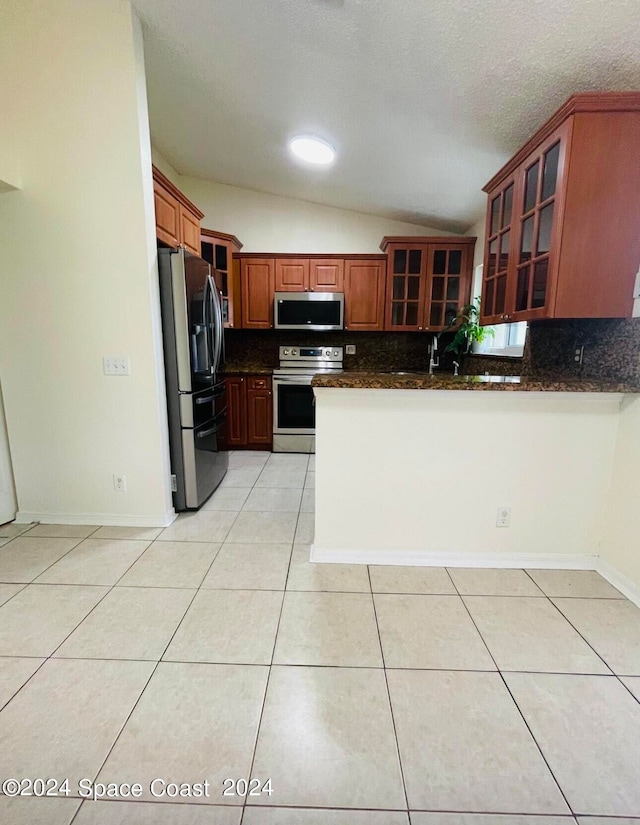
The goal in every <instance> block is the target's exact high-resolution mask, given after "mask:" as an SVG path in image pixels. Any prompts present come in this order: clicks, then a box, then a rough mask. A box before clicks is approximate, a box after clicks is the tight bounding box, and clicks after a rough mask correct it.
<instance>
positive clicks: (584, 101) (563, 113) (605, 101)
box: [482, 92, 640, 194]
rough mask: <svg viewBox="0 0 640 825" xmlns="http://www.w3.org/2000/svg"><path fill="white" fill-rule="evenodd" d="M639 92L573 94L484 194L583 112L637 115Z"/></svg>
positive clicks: (503, 169) (492, 181) (639, 106)
mask: <svg viewBox="0 0 640 825" xmlns="http://www.w3.org/2000/svg"><path fill="white" fill-rule="evenodd" d="M638 111H640V92H581V93H579V94H575V95H571V97H570V98H569V99H568V100H567V101H565V102H564V103H563V104H562V106H560V108H559V109H557V110H556V111H555V112H554V113H553V114H552V115H551V117H550V118H549V119H548V120H547V121H545V122H544V123H543V124H542V126H540V128H539V129H538V130H537V131H536V132H535V133H534V134H533V135H532V136H531V137H530V138H529V140H528V141H527V142H526V143H525V144H524V145H523V146H522V147H521V148H520V149H519V150H518V151H517V152H516V154H515V155H514V156H513V157H512V158H511V159H510V160H509V161H507V163H505V165H504V166H503V167H502V169H500V171H499V172H497V173H496V174H495V175H494V176H493V177H492V178H491V180H490V181H488V183H486V184H485V186H483V187H482V191H483V192H486V193H487V194H488V193H489V192H492V191H493V190H494V189H495V188H496V187H497V186H500V184H501V183H502V181H503V180H504V179H505V178H506V177H508V176H509V175H510V174H511V173H512V172H514V171H515V170H516V169H517V168H518V166H520V164H521V163H522V161H523V160H525V159H526V158H527V157H528V156H529V155H530V154H531V152H532V151H533V150H534V149H535V148H536V146H538V144H540V143H541V142H542V141H543V140H546V138H548V137H549V135H550V134H552V133H553V132H555V130H556V129H557V128H558V127H559V126H560V125H561V124H562V123H564V121H565V120H566V119H567V118H569V117H571V116H572V115H576V114H579V113H583V112H638Z"/></svg>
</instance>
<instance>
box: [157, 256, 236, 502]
mask: <svg viewBox="0 0 640 825" xmlns="http://www.w3.org/2000/svg"><path fill="white" fill-rule="evenodd" d="M158 269H159V272H160V303H161V307H162V333H163V339H164V365H165V373H166V382H167V408H168V413H169V444H170V449H171V472H172V474H173V476H174V479H173V481H174V493H173V503H174V507H175V509H176V510H197V509H198V508H199V507H200V506H201V505H202V504H203V503H204V502H205V501H206V500H207V499H208V498H209V496H210V495H211V493H213V491H214V490H215V489H216V487H217V486H218V484H220V482H221V481H222V479H223V478H224V476H225V473H226V472H227V467H228V464H229V454H228V453H227V452H225V451H222V450H220V449H219V432H220V428H221V427H222V426H223V424H224V422H225V420H226V417H227V411H226V409H227V403H226V395H225V385H224V380H221V379H220V378H219V377H218V372H219V370H220V367H221V364H222V362H223V360H224V329H223V324H222V308H221V302H220V295H219V293H218V289H217V287H216V283H215V280H214V276H213V274H212V272H211V268H210V267H209V264H208V263H207V262H206V261H203V260H202V258H198V256H197V255H192V254H191V253H190V252H187V251H186V250H184V249H178V250H174V249H159V250H158Z"/></svg>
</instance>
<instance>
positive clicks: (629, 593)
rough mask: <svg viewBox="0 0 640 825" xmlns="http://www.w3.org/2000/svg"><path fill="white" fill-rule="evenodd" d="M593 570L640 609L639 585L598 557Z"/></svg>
mask: <svg viewBox="0 0 640 825" xmlns="http://www.w3.org/2000/svg"><path fill="white" fill-rule="evenodd" d="M595 569H596V570H597V572H598V573H600V575H601V576H602V578H603V579H606V580H607V581H608V582H609V584H612V585H613V586H614V587H615V588H617V589H618V590H619V591H620V592H621V593H622V595H623V596H626V597H627V598H628V599H629V601H631V602H633V603H634V604H636V605H638V607H640V585H638V584H636V582H634V581H633V580H632V579H630V578H629V577H628V576H625V575H624V573H621V572H620V571H619V570H618V568H617V567H614V566H613V565H612V564H609V562H608V561H605V560H604V559H603V558H600V557H598V561H597V564H596V567H595Z"/></svg>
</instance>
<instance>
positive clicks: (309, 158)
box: [289, 135, 336, 166]
mask: <svg viewBox="0 0 640 825" xmlns="http://www.w3.org/2000/svg"><path fill="white" fill-rule="evenodd" d="M289 148H290V149H291V151H292V152H293V154H294V155H295V156H296V157H298V158H300V159H301V160H305V161H306V162H307V163H313V164H316V165H317V166H326V165H327V164H329V163H332V162H333V160H334V158H335V156H336V150H335V149H334V148H333V146H330V145H329V144H328V143H327V142H326V141H325V140H322V139H321V138H317V137H313V135H297V137H294V138H291V140H290V141H289Z"/></svg>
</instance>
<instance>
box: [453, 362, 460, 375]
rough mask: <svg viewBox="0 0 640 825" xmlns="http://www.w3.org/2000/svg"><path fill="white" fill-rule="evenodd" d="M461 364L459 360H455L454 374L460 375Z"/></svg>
mask: <svg viewBox="0 0 640 825" xmlns="http://www.w3.org/2000/svg"><path fill="white" fill-rule="evenodd" d="M459 366H460V363H459V362H458V361H454V362H453V374H454V375H458V367H459Z"/></svg>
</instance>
